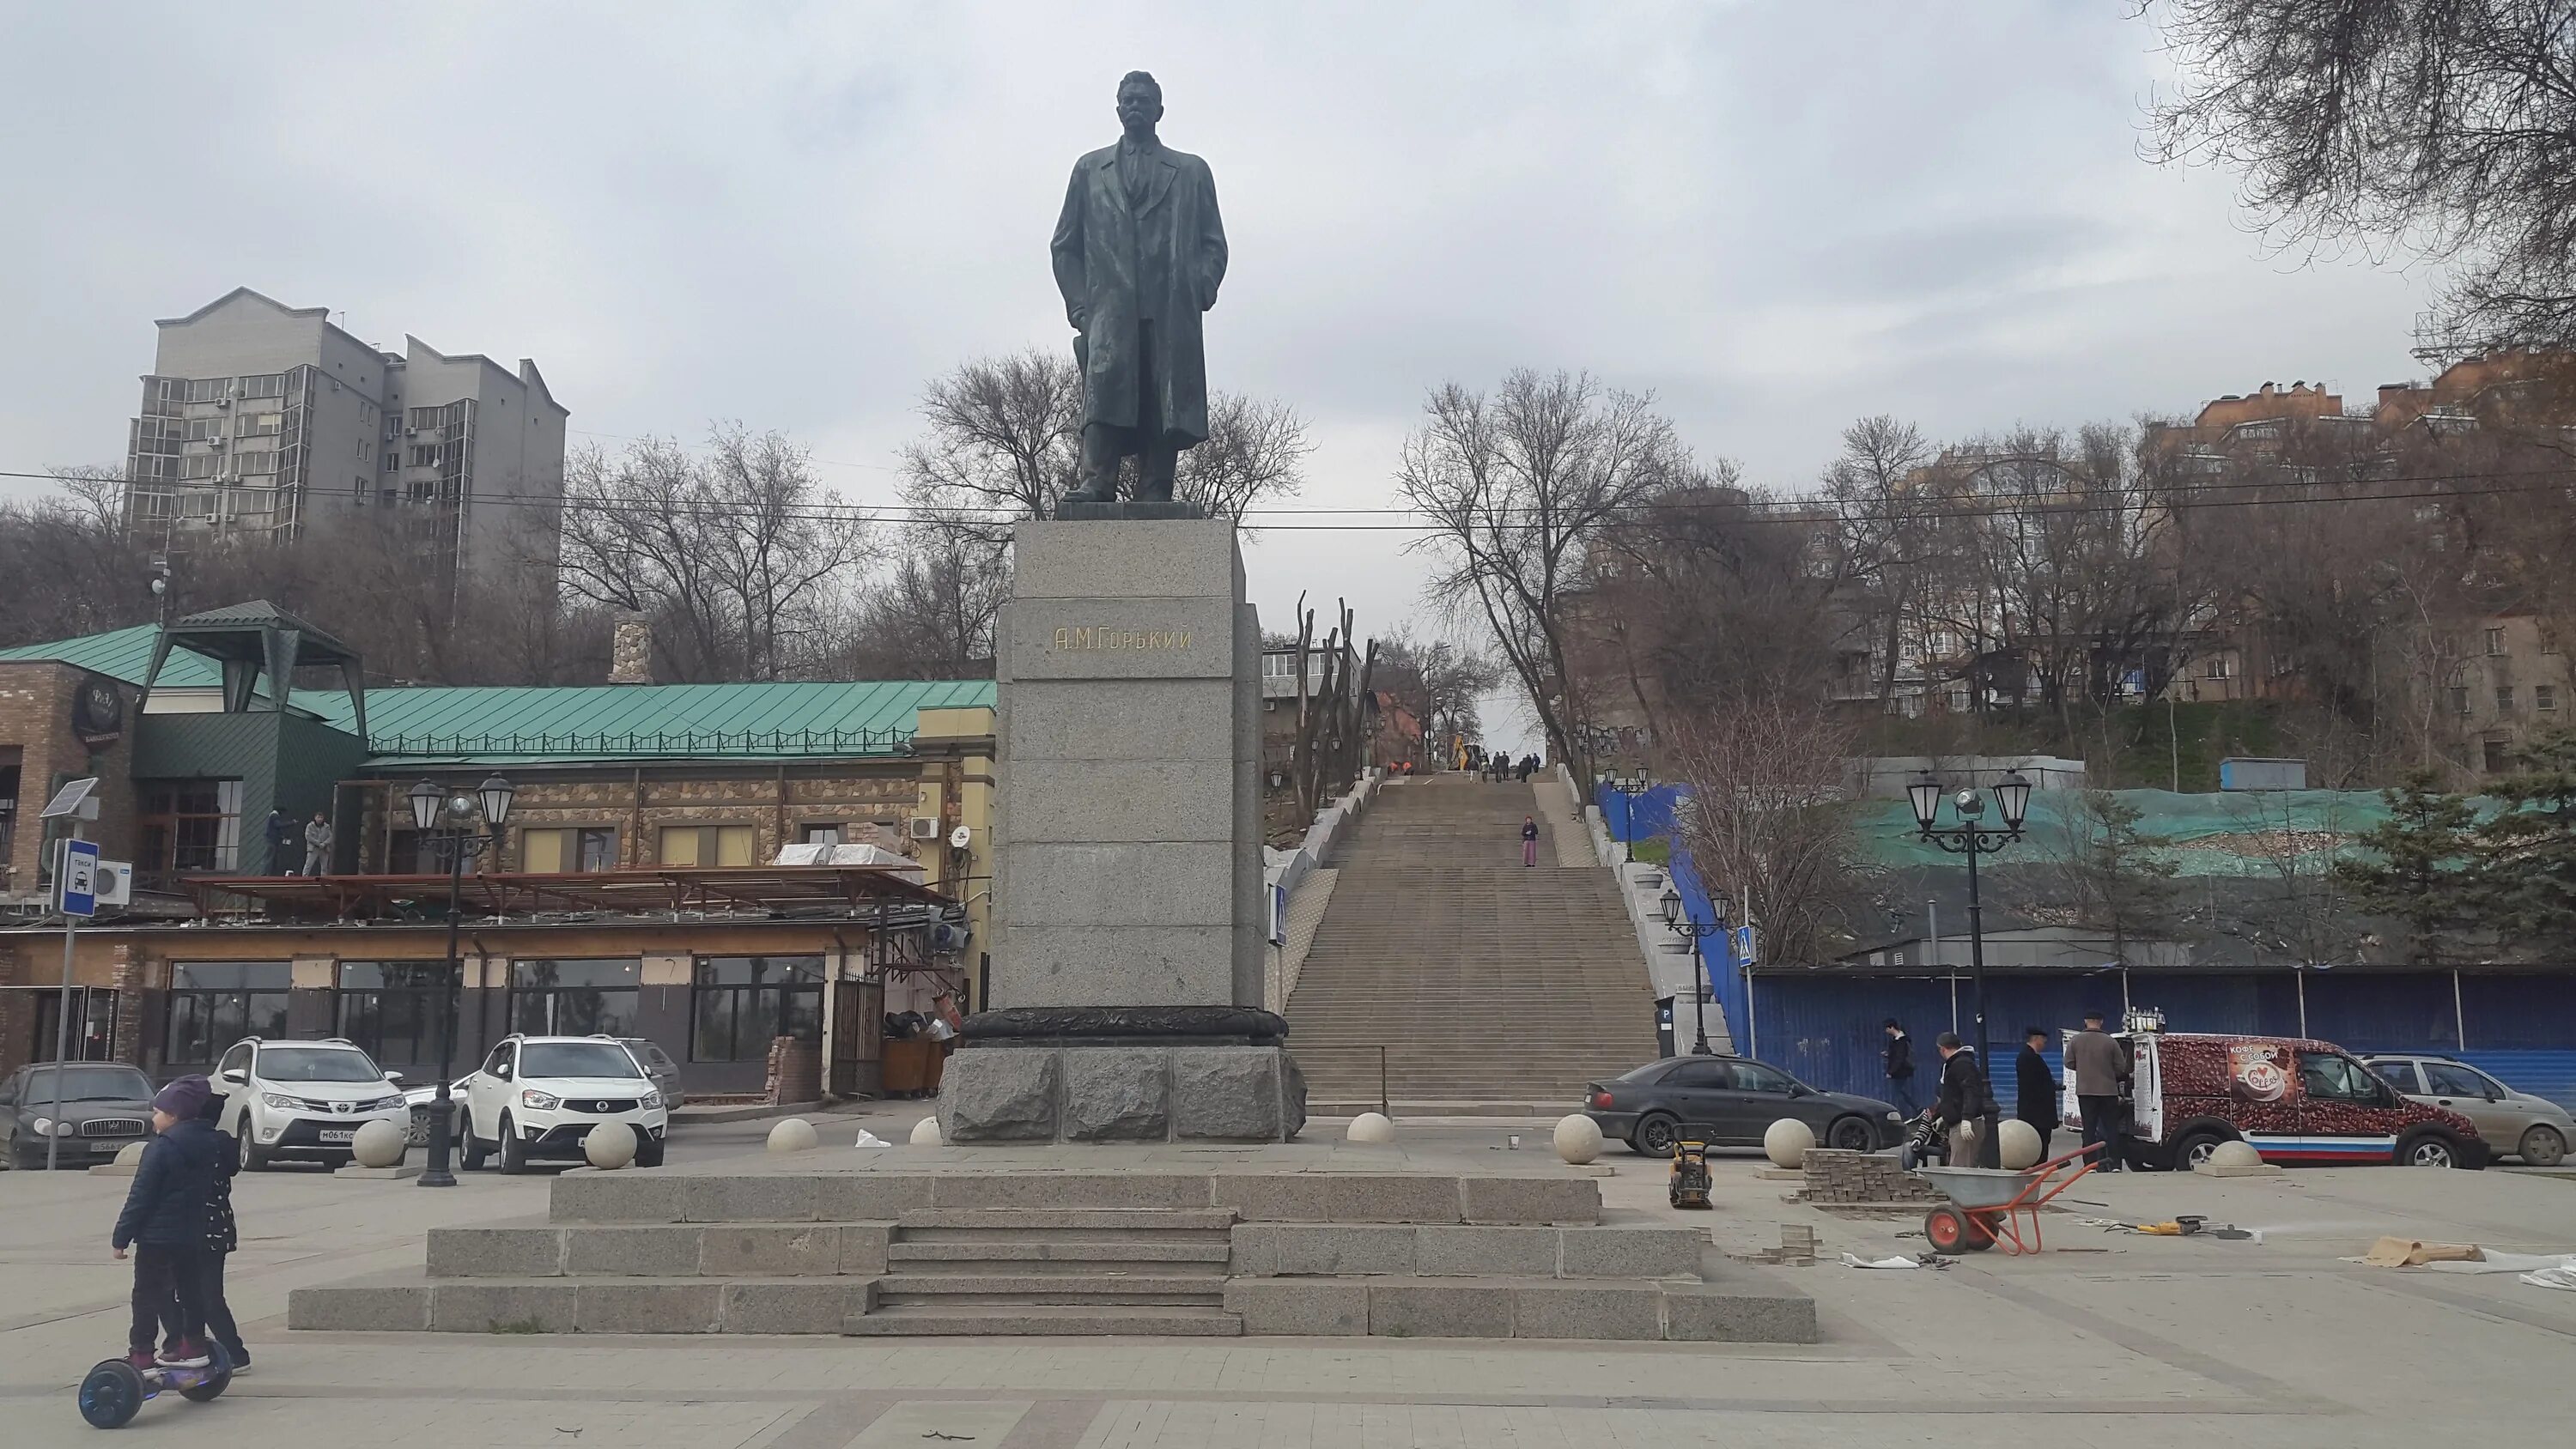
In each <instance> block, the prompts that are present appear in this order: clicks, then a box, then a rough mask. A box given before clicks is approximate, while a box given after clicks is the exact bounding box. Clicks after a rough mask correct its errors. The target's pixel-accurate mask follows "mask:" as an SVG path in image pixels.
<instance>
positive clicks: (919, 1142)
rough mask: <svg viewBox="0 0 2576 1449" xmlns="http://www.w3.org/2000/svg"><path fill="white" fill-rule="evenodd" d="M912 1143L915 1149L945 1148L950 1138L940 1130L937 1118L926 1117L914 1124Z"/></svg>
mask: <svg viewBox="0 0 2576 1449" xmlns="http://www.w3.org/2000/svg"><path fill="white" fill-rule="evenodd" d="M911 1142H912V1145H913V1146H915V1147H945V1146H947V1145H948V1138H947V1135H946V1134H945V1133H942V1132H941V1131H940V1130H939V1119H938V1118H937V1117H924V1118H922V1119H921V1120H920V1121H918V1122H915V1123H913V1124H912V1137H911Z"/></svg>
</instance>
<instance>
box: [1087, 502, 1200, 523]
mask: <svg viewBox="0 0 2576 1449" xmlns="http://www.w3.org/2000/svg"><path fill="white" fill-rule="evenodd" d="M1055 516H1056V517H1057V518H1058V519H1060V520H1064V521H1067V522H1070V521H1073V520H1075V519H1080V520H1083V521H1085V522H1092V523H1097V522H1102V521H1109V522H1126V521H1131V520H1134V519H1140V518H1153V519H1163V518H1205V517H1207V510H1206V509H1204V508H1201V507H1199V506H1198V505H1197V504H1195V503H1184V502H1182V501H1180V500H1179V499H1150V498H1146V499H1139V498H1121V499H1119V500H1118V501H1117V502H1115V503H1083V502H1079V501H1066V502H1060V503H1058V504H1056V506H1055Z"/></svg>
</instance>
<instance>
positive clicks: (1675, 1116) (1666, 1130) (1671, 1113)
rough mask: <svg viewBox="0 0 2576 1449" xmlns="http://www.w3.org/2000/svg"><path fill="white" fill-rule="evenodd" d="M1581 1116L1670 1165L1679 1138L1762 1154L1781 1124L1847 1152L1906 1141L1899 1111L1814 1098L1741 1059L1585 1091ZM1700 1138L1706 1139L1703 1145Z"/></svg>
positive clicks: (1640, 1071) (1639, 1074)
mask: <svg viewBox="0 0 2576 1449" xmlns="http://www.w3.org/2000/svg"><path fill="white" fill-rule="evenodd" d="M1583 1115H1585V1116H1587V1117H1589V1118H1591V1119H1592V1120H1593V1121H1595V1122H1597V1123H1599V1124H1601V1135H1602V1136H1604V1137H1616V1138H1620V1139H1621V1140H1623V1141H1625V1142H1626V1143H1627V1144H1628V1146H1629V1147H1630V1148H1632V1149H1633V1150H1635V1151H1638V1152H1642V1153H1644V1154H1645V1155H1647V1156H1649V1157H1669V1156H1671V1155H1672V1151H1673V1143H1674V1142H1675V1141H1677V1140H1679V1139H1680V1138H1681V1137H1682V1136H1683V1135H1685V1134H1684V1131H1683V1129H1684V1127H1685V1124H1687V1126H1688V1127H1689V1134H1688V1135H1690V1136H1693V1137H1697V1138H1701V1139H1702V1140H1705V1141H1707V1142H1709V1143H1710V1144H1712V1145H1714V1146H1720V1147H1759V1146H1761V1145H1762V1134H1763V1133H1765V1132H1767V1131H1769V1130H1770V1129H1771V1124H1772V1123H1774V1122H1777V1121H1779V1120H1780V1119H1781V1118H1783V1117H1795V1118H1797V1119H1799V1120H1800V1121H1802V1122H1805V1123H1806V1124H1807V1125H1808V1126H1809V1127H1812V1128H1814V1129H1815V1133H1816V1142H1817V1144H1818V1145H1819V1146H1823V1147H1839V1148H1842V1149H1844V1150H1845V1151H1850V1152H1877V1151H1880V1150H1882V1149H1884V1148H1888V1147H1893V1146H1895V1145H1896V1143H1897V1142H1898V1140H1899V1139H1900V1138H1902V1137H1903V1136H1904V1134H1905V1124H1904V1120H1903V1119H1902V1118H1901V1117H1899V1116H1898V1115H1897V1111H1896V1108H1895V1107H1894V1106H1892V1105H1890V1104H1888V1103H1886V1102H1882V1101H1879V1100H1878V1099H1877V1098H1875V1097H1856V1096H1852V1095H1850V1094H1848V1093H1844V1092H1819V1091H1817V1090H1816V1089H1815V1088H1813V1087H1810V1086H1808V1085H1807V1084H1806V1083H1804V1082H1801V1081H1799V1080H1798V1079H1797V1078H1795V1077H1793V1076H1790V1075H1789V1074H1788V1073H1787V1072H1784V1071H1782V1070H1780V1069H1779V1068H1778V1067H1774V1066H1767V1065H1765V1064H1763V1063H1761V1062H1757V1061H1752V1060H1749V1059H1747V1058H1744V1057H1721V1056H1688V1057H1666V1058H1664V1059H1663V1060H1662V1061H1659V1062H1648V1063H1647V1064H1646V1065H1644V1066H1642V1067H1639V1068H1637V1069H1636V1070H1635V1071H1632V1072H1629V1073H1627V1074H1625V1075H1623V1076H1618V1077H1613V1078H1612V1079H1610V1080H1609V1081H1607V1082H1594V1083H1592V1084H1590V1085H1588V1086H1586V1087H1585V1088H1584V1089H1583ZM1702 1134H1705V1136H1704V1137H1702Z"/></svg>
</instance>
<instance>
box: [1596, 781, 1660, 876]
mask: <svg viewBox="0 0 2576 1449" xmlns="http://www.w3.org/2000/svg"><path fill="white" fill-rule="evenodd" d="M1607 783H1608V784H1609V786H1610V788H1611V789H1612V790H1615V791H1617V792H1618V794H1619V845H1620V848H1621V850H1622V851H1623V857H1622V858H1623V859H1624V860H1626V861H1627V862H1628V863H1629V864H1631V865H1633V864H1635V863H1636V860H1637V797H1638V796H1640V795H1643V794H1645V793H1646V792H1647V791H1649V790H1651V789H1653V788H1655V782H1654V777H1652V776H1650V775H1648V774H1647V773H1646V771H1645V769H1644V767H1642V766H1640V767H1638V768H1636V769H1633V770H1625V771H1621V770H1612V771H1611V772H1610V778H1609V780H1608V782H1607Z"/></svg>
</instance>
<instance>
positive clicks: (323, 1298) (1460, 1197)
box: [288, 1149, 1816, 1343]
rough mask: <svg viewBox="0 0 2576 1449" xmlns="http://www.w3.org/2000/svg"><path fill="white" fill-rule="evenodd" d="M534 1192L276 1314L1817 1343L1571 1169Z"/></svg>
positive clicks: (1802, 1311)
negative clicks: (536, 1201)
mask: <svg viewBox="0 0 2576 1449" xmlns="http://www.w3.org/2000/svg"><path fill="white" fill-rule="evenodd" d="M1056 1150H1057V1151H1064V1150H1066V1149H1056ZM1081 1150H1083V1151H1088V1152H1099V1151H1108V1150H1112V1149H1081ZM986 1151H988V1152H989V1151H993V1150H992V1149H986ZM552 1194H553V1201H552V1206H551V1211H550V1215H549V1216H548V1217H547V1218H546V1219H544V1220H534V1219H531V1220H526V1221H518V1222H507V1223H496V1224H492V1225H489V1226H482V1227H469V1228H442V1229H436V1230H433V1231H432V1232H431V1234H430V1236H429V1240H428V1244H427V1252H426V1261H425V1264H424V1266H423V1267H422V1268H419V1269H410V1270H404V1271H399V1272H394V1273H385V1274H378V1275H375V1276H372V1277H369V1278H363V1279H358V1280H355V1281H352V1282H348V1283H341V1284H331V1285H325V1286H319V1287H310V1288H300V1289H296V1290H294V1291H293V1293H292V1294H290V1297H289V1303H288V1326H289V1327H290V1328H294V1329H314V1330H332V1331H382V1330H411V1331H439V1332H466V1333H475V1332H485V1333H489V1332H541V1333H657V1334H660V1333H761V1334H856V1335H867V1336H915V1335H917V1336H936V1335H1060V1334H1119V1335H1139V1336H1175V1337H1180V1336H1233V1335H1237V1334H1247V1333H1248V1334H1285V1335H1302V1334H1329V1335H1353V1336H1360V1335H1367V1334H1392V1335H1406V1336H1415V1337H1462V1338H1503V1337H1523V1338H1570V1339H1587V1338H1620V1339H1646V1340H1661V1339H1673V1340H1706V1341H1730V1342H1788V1343H1809V1342H1814V1341H1815V1337H1816V1325H1815V1314H1814V1307H1813V1304H1812V1302H1811V1301H1810V1300H1808V1299H1806V1298H1804V1297H1803V1296H1800V1295H1797V1294H1795V1293H1788V1292H1783V1291H1780V1290H1778V1289H1775V1288H1772V1287H1770V1286H1768V1285H1766V1284H1762V1283H1760V1282H1759V1281H1757V1280H1755V1279H1753V1278H1752V1277H1750V1276H1749V1275H1747V1274H1745V1273H1743V1272H1742V1271H1741V1270H1735V1269H1731V1268H1729V1267H1728V1266H1726V1265H1724V1264H1723V1263H1721V1262H1719V1261H1718V1260H1717V1259H1716V1257H1715V1255H1714V1253H1713V1251H1712V1250H1711V1249H1709V1247H1708V1244H1707V1241H1706V1236H1705V1233H1704V1232H1703V1231H1702V1230H1701V1229H1700V1228H1698V1227H1697V1226H1695V1225H1691V1226H1673V1225H1668V1224H1664V1223H1661V1222H1656V1221H1652V1220H1649V1219H1645V1218H1642V1217H1621V1216H1619V1215H1615V1214H1614V1215H1612V1216H1611V1217H1610V1218H1609V1219H1607V1220H1604V1218H1603V1214H1602V1209H1601V1206H1600V1196H1599V1188H1598V1186H1597V1184H1596V1183H1595V1182H1594V1181H1593V1180H1592V1179H1589V1178H1583V1177H1578V1176H1572V1175H1570V1174H1569V1175H1562V1176H1560V1175H1555V1174H1533V1175H1522V1176H1511V1175H1490V1176H1488V1175H1457V1174H1450V1173H1426V1172H1403V1171H1393V1172H1367V1171H1350V1170H1341V1171H1313V1172H1236V1171H1222V1170H1220V1171H1208V1172H1174V1171H1131V1172H1111V1173H1093V1172H1081V1171H1057V1172H1012V1171H1006V1170H990V1169H987V1170H978V1171H958V1170H947V1171H941V1170H931V1171H921V1172H914V1171H903V1170H896V1171H874V1172H865V1171H862V1172H844V1173H802V1172H761V1173H744V1174H722V1173H698V1174H691V1173H687V1172H670V1171H658V1170H653V1171H648V1170H634V1169H630V1170H629V1171H627V1172H622V1173H590V1174H576V1175H572V1176H567V1177H564V1178H559V1179H557V1180H556V1182H555V1183H554V1184H553V1187H552Z"/></svg>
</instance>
